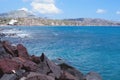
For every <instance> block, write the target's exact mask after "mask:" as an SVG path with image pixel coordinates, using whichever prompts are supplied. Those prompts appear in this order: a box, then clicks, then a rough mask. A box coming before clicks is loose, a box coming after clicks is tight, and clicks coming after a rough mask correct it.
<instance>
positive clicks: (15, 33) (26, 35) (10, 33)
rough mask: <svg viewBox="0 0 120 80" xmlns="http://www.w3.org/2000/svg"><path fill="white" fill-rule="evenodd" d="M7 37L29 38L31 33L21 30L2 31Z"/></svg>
mask: <svg viewBox="0 0 120 80" xmlns="http://www.w3.org/2000/svg"><path fill="white" fill-rule="evenodd" d="M1 33H2V34H4V35H5V37H14V38H29V37H31V36H30V33H28V32H26V31H22V30H21V29H4V30H2V31H1Z"/></svg>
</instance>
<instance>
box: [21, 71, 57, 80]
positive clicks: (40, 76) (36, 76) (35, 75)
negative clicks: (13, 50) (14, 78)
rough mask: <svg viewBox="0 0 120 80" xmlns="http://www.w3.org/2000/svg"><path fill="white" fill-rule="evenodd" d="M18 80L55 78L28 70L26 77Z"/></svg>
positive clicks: (49, 79) (50, 79)
mask: <svg viewBox="0 0 120 80" xmlns="http://www.w3.org/2000/svg"><path fill="white" fill-rule="evenodd" d="M20 80H55V79H54V78H52V77H50V76H47V75H44V74H40V73H35V72H30V74H28V75H27V77H22V78H21V79H20Z"/></svg>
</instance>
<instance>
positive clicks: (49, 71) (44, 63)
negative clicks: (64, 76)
mask: <svg viewBox="0 0 120 80" xmlns="http://www.w3.org/2000/svg"><path fill="white" fill-rule="evenodd" d="M40 59H41V62H40V64H39V70H38V71H39V72H40V73H42V74H46V75H50V76H52V77H55V78H59V77H60V75H61V69H60V67H59V66H57V65H56V64H55V63H53V62H52V61H50V60H49V59H48V58H47V57H46V56H45V55H44V54H42V55H41V57H40Z"/></svg>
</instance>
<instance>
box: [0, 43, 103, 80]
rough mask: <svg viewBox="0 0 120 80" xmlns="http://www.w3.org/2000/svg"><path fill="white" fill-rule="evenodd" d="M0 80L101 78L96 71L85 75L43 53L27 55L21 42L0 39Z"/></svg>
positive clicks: (86, 79)
mask: <svg viewBox="0 0 120 80" xmlns="http://www.w3.org/2000/svg"><path fill="white" fill-rule="evenodd" d="M0 80H102V78H101V77H100V75H99V74H97V73H96V72H90V73H88V74H86V75H84V74H83V73H81V72H80V71H78V70H77V69H75V68H74V67H72V66H70V65H68V64H66V63H61V64H56V63H54V62H52V61H51V60H49V59H48V58H47V57H46V56H45V54H44V53H42V54H41V56H35V55H29V53H28V51H27V49H26V47H24V46H23V45H22V44H17V45H12V43H10V42H9V41H0Z"/></svg>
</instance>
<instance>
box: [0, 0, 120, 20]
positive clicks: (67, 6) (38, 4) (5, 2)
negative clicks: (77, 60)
mask: <svg viewBox="0 0 120 80" xmlns="http://www.w3.org/2000/svg"><path fill="white" fill-rule="evenodd" d="M20 9H22V10H26V11H29V12H32V13H34V14H37V15H39V16H42V17H49V18H60V19H62V18H81V17H82V18H103V19H109V20H120V0H0V13H3V12H8V11H11V10H20Z"/></svg>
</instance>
